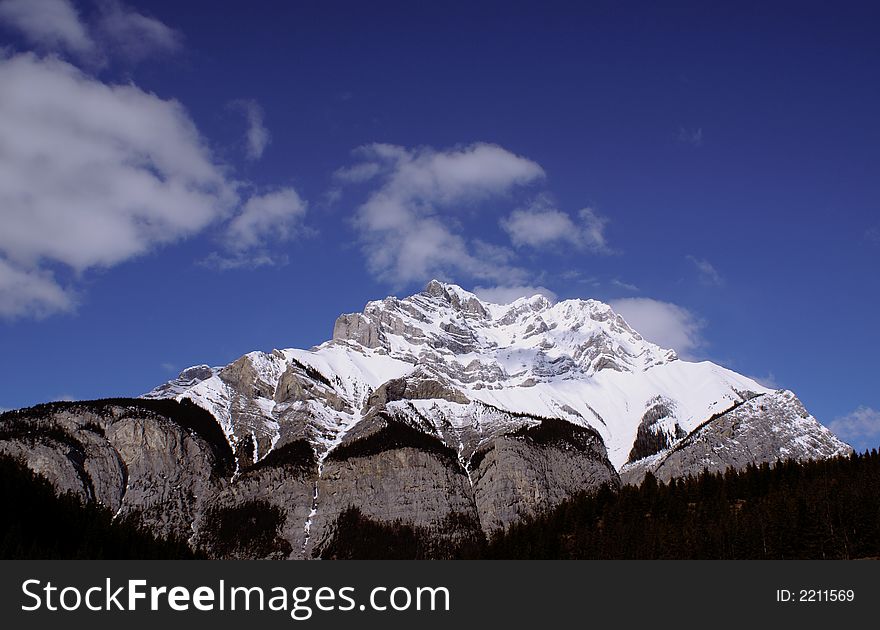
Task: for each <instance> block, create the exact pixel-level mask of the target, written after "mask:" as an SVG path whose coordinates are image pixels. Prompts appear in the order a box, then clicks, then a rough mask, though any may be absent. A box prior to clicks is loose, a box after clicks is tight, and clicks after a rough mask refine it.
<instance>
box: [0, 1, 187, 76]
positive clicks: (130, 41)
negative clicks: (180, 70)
mask: <svg viewBox="0 0 880 630" xmlns="http://www.w3.org/2000/svg"><path fill="white" fill-rule="evenodd" d="M97 4H98V10H97V11H95V12H94V13H93V19H92V20H90V22H91V27H90V25H89V24H88V23H86V22H85V21H84V20H82V19H81V18H80V16H79V14H78V12H77V10H76V8H75V7H74V5H73V3H72V2H70V0H3V1H2V2H0V21H3V22H6V23H7V24H9V25H10V26H12V27H14V28H15V29H17V30H18V31H20V32H21V33H22V35H24V37H25V38H26V39H27V40H28V41H29V42H30V43H31V44H32V45H35V46H38V47H41V48H43V49H46V50H51V51H55V52H66V53H71V54H73V55H74V56H75V57H77V58H78V59H80V60H83V59H85V60H88V61H89V62H93V63H97V64H98V65H100V63H102V62H103V61H104V57H105V53H107V52H112V53H115V54H117V55H119V56H121V57H124V58H126V59H128V60H129V61H132V62H138V61H142V60H144V59H146V58H148V57H152V56H155V55H160V54H167V53H173V52H176V51H177V50H179V49H180V48H181V45H182V42H183V36H182V35H181V34H180V33H179V32H178V31H175V30H174V29H172V28H170V27H168V26H167V25H165V24H163V23H162V22H160V21H159V20H157V19H155V18H152V17H149V16H147V15H143V14H142V13H138V12H137V11H135V10H133V9H131V8H129V7H128V6H126V5H124V4H122V3H121V2H118V1H117V0H99V1H98V2H97Z"/></svg>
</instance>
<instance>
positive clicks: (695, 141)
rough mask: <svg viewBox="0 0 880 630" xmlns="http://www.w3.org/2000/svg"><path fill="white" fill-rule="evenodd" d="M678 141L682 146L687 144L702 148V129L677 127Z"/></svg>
mask: <svg viewBox="0 0 880 630" xmlns="http://www.w3.org/2000/svg"><path fill="white" fill-rule="evenodd" d="M678 141H679V142H680V143H682V144H688V145H690V146H692V147H697V148H699V147H701V146H703V128H702V127H690V128H688V127H679V129H678Z"/></svg>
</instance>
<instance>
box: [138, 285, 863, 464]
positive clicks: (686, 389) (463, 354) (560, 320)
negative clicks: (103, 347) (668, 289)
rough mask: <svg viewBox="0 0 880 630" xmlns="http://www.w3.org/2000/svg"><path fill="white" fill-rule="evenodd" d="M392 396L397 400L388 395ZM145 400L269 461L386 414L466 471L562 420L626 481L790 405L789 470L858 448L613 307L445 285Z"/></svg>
mask: <svg viewBox="0 0 880 630" xmlns="http://www.w3.org/2000/svg"><path fill="white" fill-rule="evenodd" d="M395 384H399V385H398V389H400V390H401V391H400V393H397V394H393V395H392V396H390V397H389V395H388V393H387V392H386V393H384V394H382V395H379V394H377V392H380V391H385V390H387V389H389V387H391V388H393V386H394V385H395ZM145 396H146V397H175V398H178V399H181V398H189V399H191V400H192V401H193V402H195V403H196V404H198V405H200V406H202V407H204V408H205V409H207V410H208V411H210V412H211V413H212V414H213V415H214V416H215V417H216V418H217V419H218V420H219V421H220V423H221V425H222V426H223V428H224V431H225V432H226V434H227V436H228V438H229V441H230V443H231V444H232V445H233V446H236V445H238V444H239V443H241V442H242V441H243V440H248V439H250V440H251V441H252V442H253V444H254V450H255V458H256V459H257V460H259V459H260V458H261V457H264V456H265V455H266V454H267V453H268V452H269V451H270V450H271V449H272V448H273V447H274V446H276V445H278V444H279V443H282V444H283V443H284V442H287V441H290V440H293V439H297V438H299V437H306V438H307V439H308V440H309V442H310V443H311V444H312V445H313V447H314V448H315V450H316V452H317V453H318V455H319V456H321V457H323V456H326V454H327V453H328V452H329V451H331V450H332V449H333V448H334V447H336V446H337V445H339V444H340V443H341V442H343V441H344V439H345V437H346V435H348V433H349V432H351V431H352V430H353V429H354V428H355V427H357V426H358V425H359V423H361V422H363V421H364V420H365V419H369V418H370V416H371V415H375V412H376V409H377V405H381V407H382V409H383V410H384V411H386V412H387V413H389V414H391V415H393V416H394V417H395V418H396V419H400V420H401V421H403V422H406V423H408V424H410V425H412V426H415V427H420V428H422V430H425V431H427V432H429V433H431V434H433V435H435V436H437V437H438V438H440V439H441V440H443V442H444V443H445V444H447V445H448V446H450V447H452V448H454V449H455V450H456V451H457V452H458V453H459V455H460V458H461V460H462V462H464V463H465V464H466V463H467V461H468V460H469V458H470V457H471V456H472V455H473V453H475V452H476V451H478V450H479V449H480V448H481V447H482V446H483V445H485V444H486V443H487V442H489V441H491V439H492V437H493V436H495V435H498V434H500V433H504V432H509V431H511V430H515V429H517V428H520V427H522V426H523V425H529V424H531V425H534V424H537V423H539V422H540V420H539V419H540V418H557V419H560V420H564V421H566V422H569V423H571V424H573V425H577V426H582V427H590V428H592V429H594V430H596V431H597V432H598V434H599V435H600V436H601V438H602V441H603V443H604V445H605V447H606V449H607V451H608V457H609V459H610V461H611V463H612V464H613V466H614V468H615V469H616V470H618V471H620V470H622V469H623V470H627V469H628V468H630V467H631V465H632V464H633V463H635V462H637V461H639V460H641V459H643V458H646V457H649V456H650V457H651V458H652V461H653V462H656V461H657V460H658V459H659V458H660V457H662V455H663V454H664V453H666V452H668V451H669V450H670V449H672V448H673V447H674V446H676V445H677V444H678V443H679V442H680V441H681V440H682V439H683V438H685V437H686V436H687V435H688V434H690V433H691V432H692V431H693V430H695V429H697V428H698V427H699V426H700V425H701V424H703V423H704V422H706V421H707V420H708V419H709V418H711V417H713V416H716V415H719V414H721V413H722V412H725V411H727V410H730V409H731V408H732V407H734V406H738V405H740V404H742V403H744V402H745V401H749V400H750V399H754V398H756V397H762V400H765V401H767V405H769V404H771V403H770V401H773V403H772V404H774V405H777V404H778V402H779V401H785V400H789V401H792V405H793V406H792V408H791V409H788V410H787V411H786V413H783V414H782V415H780V416H779V417H777V418H775V419H774V420H772V421H771V420H769V419H768V422H775V423H776V424H775V428H776V429H778V430H779V431H782V430H783V426H782V425H783V424H784V423H786V422H788V421H789V420H790V418H789V417H791V418H794V417H797V418H798V419H799V421H800V422H798V423H797V430H796V431H794V430H792V431H788V430H786V431H785V440H787V441H786V442H785V443H781V442H780V443H778V444H775V445H774V448H776V449H777V450H778V455H779V456H789V457H827V456H831V455H834V454H837V453H842V452H844V451H846V450H847V448H848V447H847V446H846V445H845V444H843V443H841V442H840V441H839V440H837V439H836V438H835V437H834V436H833V435H831V433H830V432H829V431H828V430H827V429H825V428H824V427H822V426H821V425H820V424H819V423H818V422H817V421H816V420H815V419H813V418H812V417H811V416H809V415H808V414H806V412H805V411H804V410H803V407H802V406H799V403H797V404H796V403H795V402H794V401H796V398H795V397H794V395H793V394H792V393H791V392H774V391H773V390H770V389H768V388H766V387H764V386H762V385H760V384H759V383H757V382H756V381H754V380H752V379H750V378H748V377H746V376H742V375H740V374H737V373H736V372H732V371H731V370H728V369H726V368H723V367H721V366H718V365H715V364H713V363H710V362H708V361H704V362H700V363H691V362H687V361H683V360H680V359H679V358H678V357H677V356H676V354H675V352H674V351H673V350H669V349H663V348H660V347H658V346H657V345H655V344H653V343H651V342H649V341H647V340H645V339H644V338H643V337H641V335H639V333H638V332H636V331H635V330H633V329H632V328H631V327H630V326H629V325H628V324H627V323H626V321H625V320H624V319H623V318H622V317H621V316H620V315H618V314H616V313H615V312H614V311H613V310H612V309H611V307H610V306H608V305H607V304H603V303H602V302H597V301H595V300H566V301H563V302H559V303H557V304H551V303H550V302H549V301H548V300H547V299H546V298H545V297H543V296H541V295H536V296H534V297H531V298H521V299H519V300H516V301H515V302H513V303H511V304H504V305H502V304H492V303H489V302H484V301H481V300H480V299H478V298H477V296H476V295H474V294H473V293H470V292H468V291H465V290H464V289H462V288H461V287H458V286H456V285H453V284H443V283H440V282H438V281H432V282H431V283H430V284H428V286H427V287H426V289H425V291H424V292H422V293H419V294H416V295H413V296H410V297H407V298H405V299H397V298H394V297H389V298H386V299H384V300H381V301H375V302H370V303H369V304H367V306H366V308H365V309H364V311H363V313H354V314H349V315H343V316H341V317H340V318H339V319H338V320H337V321H336V325H335V326H334V330H333V339H332V340H331V341H328V342H326V343H323V344H321V345H319V346H317V347H315V348H312V349H311V350H296V349H285V350H274V351H272V352H271V353H264V352H252V353H249V354H247V355H245V356H243V357H241V358H240V359H239V360H237V361H236V362H234V363H232V364H230V365H229V366H227V367H225V368H220V369H218V368H213V369H212V368H208V367H207V366H197V367H193V368H189V369H187V370H185V371H184V372H183V373H182V374H181V375H180V377H179V378H178V379H176V380H174V381H171V382H169V383H167V384H165V385H162V386H160V387H158V388H156V389H155V390H153V391H151V392H150V393H148V394H146V395H145ZM383 397H384V400H380V399H381V398H383ZM763 397H766V398H763ZM756 404H758V403H752V406H755V405H756ZM764 406H766V405H764ZM795 407H796V408H795ZM792 421H793V420H792ZM785 428H786V429H788V428H789V427H785ZM703 463H704V464H706V465H710V464H711V463H712V461H711V458H708V459H706V460H705V461H704V462H703ZM710 467H711V466H710Z"/></svg>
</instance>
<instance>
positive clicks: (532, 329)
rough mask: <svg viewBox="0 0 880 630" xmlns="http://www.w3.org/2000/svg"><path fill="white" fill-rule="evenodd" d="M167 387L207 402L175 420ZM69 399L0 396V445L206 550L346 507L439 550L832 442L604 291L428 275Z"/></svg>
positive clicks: (305, 542) (249, 550) (789, 405)
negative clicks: (261, 343) (289, 330)
mask: <svg viewBox="0 0 880 630" xmlns="http://www.w3.org/2000/svg"><path fill="white" fill-rule="evenodd" d="M173 400H176V401H180V402H181V405H185V406H186V409H187V410H190V411H191V408H193V409H195V408H197V409H199V410H205V411H206V412H208V413H205V414H204V417H202V416H200V420H199V422H196V423H195V424H193V421H192V419H191V418H190V419H189V422H190V425H192V426H189V425H187V424H186V421H183V424H181V421H180V419H179V418H178V417H177V416H181V414H179V410H178V409H176V408H171V407H167V404H170V403H171V402H172V401H173ZM155 404H166V406H165V407H162V408H161V409H160V408H153V409H152V410H151V409H150V408H149V407H148V406H149V405H155ZM138 405H141V406H140V407H139V406H138ZM144 405H146V406H147V407H144ZM86 407H87V408H83V407H80V408H77V407H76V406H75V405H74V406H72V407H63V406H61V407H57V406H56V407H52V406H49V407H47V408H45V409H42V410H39V409H38V408H35V409H34V410H30V411H29V412H28V413H23V412H13V413H17V414H18V416H16V417H17V420H15V422H16V423H17V425H16V426H17V427H18V428H17V429H16V430H15V431H6V430H5V427H7V425H8V426H12V424H9V423H10V421H9V419H8V418H11V417H12V416H10V415H9V414H6V415H4V416H3V417H2V422H0V451H6V452H13V453H18V454H21V455H23V456H24V457H25V458H26V459H27V461H28V463H29V465H30V466H31V468H33V469H35V470H38V471H40V472H43V473H44V474H46V475H47V476H48V477H49V478H50V479H52V480H53V483H55V485H56V487H58V488H59V489H71V490H73V491H75V492H79V493H81V494H82V496H84V497H87V498H90V499H94V500H98V501H101V502H104V503H106V504H107V505H110V506H111V507H113V508H114V509H119V510H122V511H124V512H125V511H138V512H139V513H143V515H144V518H145V520H147V522H149V523H150V524H152V525H153V526H154V527H155V528H156V529H157V530H158V531H160V532H174V533H177V534H181V533H185V534H186V535H187V537H188V538H189V539H190V540H191V542H192V543H193V544H194V545H198V546H200V547H202V548H204V549H206V550H207V551H208V552H209V553H211V554H213V555H216V556H220V557H290V558H302V557H311V556H312V555H314V554H316V553H319V552H320V549H321V547H322V544H323V543H324V542H325V541H326V540H327V539H328V537H329V536H331V535H332V532H333V528H334V523H335V520H336V518H337V516H338V515H339V514H340V513H342V512H343V511H344V510H345V509H346V508H347V507H349V506H355V507H357V508H359V509H360V510H361V513H362V514H364V515H365V516H367V517H369V518H373V519H376V520H381V521H393V520H397V519H399V520H401V521H404V522H408V523H412V524H414V525H417V526H419V527H420V528H424V529H425V531H430V532H432V533H433V535H434V537H435V539H436V543H437V549H438V554H437V555H440V556H442V555H443V550H444V549H446V550H448V549H454V548H455V547H456V545H458V544H460V543H465V542H467V541H468V540H472V539H474V538H475V537H481V536H482V535H483V534H484V533H490V532H492V531H494V530H496V529H498V528H504V527H506V526H507V525H508V524H510V523H511V522H513V521H515V520H517V519H519V518H522V517H523V516H526V515H530V514H534V513H536V512H539V511H542V510H546V509H547V508H549V507H551V506H553V505H555V504H557V503H559V502H560V501H562V500H563V499H565V498H566V497H568V496H571V495H572V494H574V493H576V492H581V491H591V490H593V489H596V488H598V487H599V486H601V485H603V484H610V485H612V486H614V485H618V484H620V483H621V479H622V480H623V482H629V481H632V482H638V481H639V480H640V479H641V477H642V476H643V475H644V474H645V472H646V471H649V470H650V471H652V472H653V473H654V474H655V475H657V476H658V477H660V478H662V479H668V478H670V477H673V476H678V475H686V474H692V473H697V472H699V471H701V470H702V469H703V468H707V467H708V468H710V469H713V470H715V469H722V468H725V467H727V466H739V467H741V466H745V465H747V464H748V463H750V462H761V461H774V460H776V459H778V458H782V457H786V458H795V459H800V458H821V457H830V456H833V455H836V454H843V453H846V452H848V451H849V450H850V449H849V447H848V446H846V445H845V444H843V443H842V442H840V441H839V440H838V439H837V438H836V437H834V436H833V435H832V434H831V433H830V432H828V430H827V429H825V428H824V427H822V426H821V425H820V424H819V423H818V422H817V421H816V420H815V419H814V418H813V417H812V416H810V415H809V414H808V413H807V412H806V410H805V409H804V408H803V406H802V405H801V404H800V402H799V401H798V400H797V398H796V397H795V396H794V394H793V393H791V392H787V391H772V390H769V389H767V388H765V387H762V386H761V385H759V384H758V383H756V382H755V381H753V380H751V379H749V378H747V377H744V376H742V375H739V374H736V373H734V372H731V371H730V370H727V369H725V368H722V367H720V366H717V365H714V364H712V363H708V362H703V363H689V362H685V361H681V360H679V359H678V358H677V356H676V355H675V352H674V351H672V350H666V349H662V348H659V347H658V346H656V345H654V344H652V343H650V342H648V341H646V340H645V339H643V338H642V337H641V336H640V335H639V334H638V333H637V332H636V331H634V330H633V329H632V328H630V326H629V325H628V324H627V323H626V321H624V319H623V318H622V317H620V316H619V315H617V314H616V313H614V312H613V311H612V309H611V308H610V307H608V306H607V305H605V304H602V303H601V302H596V301H593V300H586V301H583V300H568V301H564V302H560V303H558V304H551V303H550V302H548V301H547V300H546V299H545V298H543V297H541V296H535V297H532V298H529V299H520V300H517V301H515V302H513V303H512V304H506V305H499V304H491V303H487V302H484V301H481V300H479V299H478V298H477V297H476V296H475V295H473V294H471V293H469V292H467V291H464V290H463V289H461V288H460V287H457V286H455V285H449V284H443V283H439V282H436V281H434V282H431V283H430V284H429V285H428V286H427V287H426V289H425V291H424V292H422V293H419V294H417V295H414V296H411V297H408V298H405V299H398V298H393V297H391V298H386V299H385V300H381V301H376V302H370V303H369V304H367V306H366V308H365V309H364V311H363V312H362V313H354V314H348V315H343V316H341V317H339V318H338V319H337V321H336V324H335V326H334V329H333V339H332V340H330V341H328V342H326V343H324V344H321V345H320V346H317V347H315V348H312V349H310V350H296V349H286V350H273V351H272V352H270V353H264V352H252V353H249V354H247V355H245V356H243V357H241V358H239V359H238V360H236V361H234V362H233V363H231V364H229V365H228V366H225V367H217V368H211V367H208V366H196V367H193V368H189V369H187V370H185V371H184V372H183V373H181V375H180V376H179V377H178V378H177V379H175V380H173V381H171V382H169V383H166V384H164V385H161V386H160V387H157V388H156V389H155V390H153V391H152V392H150V393H148V394H146V395H145V397H144V399H143V402H142V403H137V402H128V403H124V404H123V403H119V404H116V405H109V406H105V407H100V408H99V410H98V411H97V412H96V411H95V409H94V408H92V407H88V406H86ZM209 414H210V415H209ZM189 415H193V414H189ZM196 415H197V414H196ZM183 416H186V414H183V415H182V416H181V417H183ZM187 417H188V416H187ZM206 417H207V418H209V419H210V422H211V423H215V424H213V426H214V430H215V432H214V433H212V431H211V430H210V429H208V428H206V427H205V424H204V419H205V418H206ZM38 426H45V427H49V429H45V430H43V433H44V434H46V431H48V432H49V433H51V432H52V431H56V430H60V431H62V432H66V435H67V436H68V437H69V438H70V439H67V438H64V439H60V441H59V440H54V441H53V439H49V438H46V439H43V438H38V437H34V435H30V434H29V433H28V432H29V431H31V430H35V429H33V427H38ZM90 426H92V427H97V428H99V429H100V431H98V430H97V429H95V430H94V431H92V430H91V429H89V427H90ZM51 427H54V429H51ZM218 428H219V429H222V431H221V430H217V429H218ZM196 429H198V430H196ZM90 431H91V432H90ZM101 432H103V433H101ZM60 435H61V433H58V434H57V435H56V437H59V436H60ZM218 435H219V436H220V437H219V438H218V437H217V436H218ZM65 440H66V441H65ZM74 442H75V443H76V444H73V443H74ZM71 444H73V446H71ZM123 479H124V481H123ZM241 531H245V532H246V534H241V535H234V533H235V532H241ZM230 532H232V533H233V534H230ZM230 538H232V539H233V540H232V541H230Z"/></svg>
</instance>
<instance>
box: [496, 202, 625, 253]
mask: <svg viewBox="0 0 880 630" xmlns="http://www.w3.org/2000/svg"><path fill="white" fill-rule="evenodd" d="M607 223H608V219H607V218H605V217H602V216H600V215H599V214H597V213H596V211H595V210H593V209H592V208H583V209H582V210H580V211H579V212H578V215H577V218H572V217H571V216H570V215H569V214H567V213H565V212H562V211H561V210H557V209H556V208H554V207H553V206H552V205H551V204H550V203H549V201H548V200H547V199H546V198H543V197H542V198H539V199H538V200H537V201H536V202H535V203H534V204H532V206H530V207H529V208H521V209H518V210H514V211H513V212H512V213H511V214H510V216H509V217H507V218H505V219H502V221H501V227H502V228H503V229H504V230H505V231H506V232H507V233H508V235H509V236H510V240H511V242H512V243H513V244H514V245H515V246H517V247H522V246H529V247H535V248H540V247H545V246H548V245H557V244H560V243H568V244H570V245H573V246H575V247H577V248H581V249H588V250H591V251H593V252H597V253H598V252H607V251H608V245H607V242H606V239H605V226H606V225H607Z"/></svg>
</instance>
